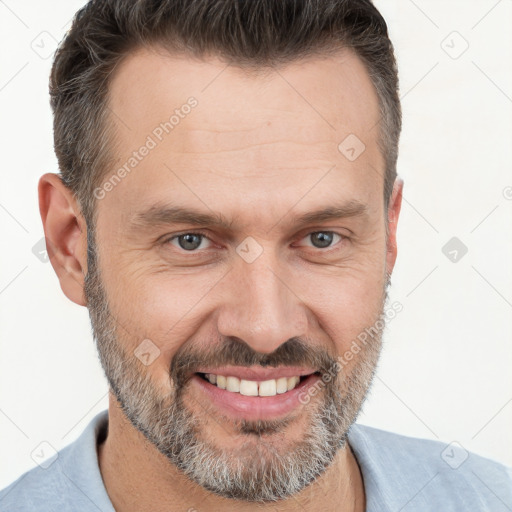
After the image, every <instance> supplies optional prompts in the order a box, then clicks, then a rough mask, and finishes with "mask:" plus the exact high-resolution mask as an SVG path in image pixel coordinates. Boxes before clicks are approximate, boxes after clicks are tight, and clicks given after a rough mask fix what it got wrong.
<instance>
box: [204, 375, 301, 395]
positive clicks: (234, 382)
mask: <svg viewBox="0 0 512 512" xmlns="http://www.w3.org/2000/svg"><path fill="white" fill-rule="evenodd" d="M205 375H206V378H207V379H208V380H209V381H210V382H211V383H212V384H216V385H217V387H219V388H221V389H225V390H226V391H231V392H232V393H240V394H241V395H246V396H274V395H276V394H280V393H286V392H287V391H290V390H291V389H293V388H294V387H295V386H296V385H297V384H298V383H299V381H300V377H298V376H294V377H280V378H279V379H270V380H264V381H262V382H258V381H255V380H245V379H239V378H238V377H231V376H229V377H226V376H224V375H215V374H214V373H207V374H205Z"/></svg>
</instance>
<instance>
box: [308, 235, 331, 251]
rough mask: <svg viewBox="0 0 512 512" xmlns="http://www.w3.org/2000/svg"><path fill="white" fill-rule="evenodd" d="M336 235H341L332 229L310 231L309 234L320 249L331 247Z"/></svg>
mask: <svg viewBox="0 0 512 512" xmlns="http://www.w3.org/2000/svg"><path fill="white" fill-rule="evenodd" d="M335 236H338V237H339V235H336V233H333V232H332V231H316V232H315V233H310V234H309V235H308V237H310V239H311V241H312V243H313V245H314V246H315V247H317V248H318V249H325V248H326V247H329V246H330V245H331V244H332V242H333V239H334V237H335ZM315 244H318V245H315Z"/></svg>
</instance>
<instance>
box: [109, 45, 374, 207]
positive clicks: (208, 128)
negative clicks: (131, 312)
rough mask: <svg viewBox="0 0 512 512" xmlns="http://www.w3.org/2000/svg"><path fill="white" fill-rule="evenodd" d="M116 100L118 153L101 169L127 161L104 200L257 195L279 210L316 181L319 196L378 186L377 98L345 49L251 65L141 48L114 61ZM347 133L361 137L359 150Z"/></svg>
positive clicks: (128, 203)
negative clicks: (259, 69)
mask: <svg viewBox="0 0 512 512" xmlns="http://www.w3.org/2000/svg"><path fill="white" fill-rule="evenodd" d="M109 109H110V113H111V115H110V120H111V122H112V124H113V126H114V132H115V137H116V142H117V144H116V148H115V156H116V159H117V160H116V162H115V165H114V167H112V168H111V169H110V170H109V172H107V174H106V175H105V180H108V179H109V178H110V177H111V176H113V175H114V174H116V173H117V174H119V173H118V171H119V169H121V168H124V169H125V172H122V173H121V174H122V175H123V177H122V179H121V180H116V184H115V186H114V187H110V189H112V191H111V192H110V191H109V193H108V195H107V197H106V200H105V201H104V202H105V203H107V204H110V205H111V206H113V207H115V208H117V209H120V210H122V209H125V210H126V209H130V210H133V209H134V208H137V207H139V206H140V207H141V208H144V209H147V208H148V207H150V206H151V205H152V204H154V203H159V202H160V203H162V202H164V201H165V200H167V199H170V200H172V199H173V198H175V197H176V196H179V197H180V199H184V200H185V202H186V201H187V200H190V201H194V202H195V203H196V204H199V203H197V201H198V200H201V201H202V202H203V203H204V204H206V203H209V206H212V207H213V208H214V209H215V206H217V207H218V211H220V210H222V208H226V207H227V204H228V203H229V205H231V206H232V207H238V208H244V205H245V208H247V207H248V205H249V204H251V206H255V205H259V206H258V208H259V209H261V208H264V207H265V205H264V204H262V200H263V201H265V200H268V202H269V203H272V208H273V209H275V208H276V207H277V206H276V200H279V198H281V203H282V207H283V208H284V207H285V206H290V205H291V204H292V203H293V202H294V201H297V199H298V198H299V197H300V196H304V193H305V192H306V191H307V190H308V189H312V188H315V190H314V192H313V193H308V197H307V201H312V202H314V201H315V197H317V196H318V197H321V196H323V197H325V196H326V193H328V194H331V195H332V194H335V193H336V194H337V195H338V196H339V193H341V194H343V193H344V194H346V195H347V198H348V199H355V200H359V201H361V202H368V201H370V200H371V199H372V196H374V197H373V199H374V200H376V199H377V197H379V194H380V195H382V185H383V159H382V156H381V154H380V150H379V146H378V129H377V127H376V125H377V124H378V121H379V106H378V99H377V95H376V92H375V89H374V87H373V85H372V83H371V80H370V77H369V76H368V73H367V71H366V69H365V67H364V65H363V63H362V62H361V60H360V59H359V58H358V57H357V56H356V55H355V54H354V53H352V52H351V51H348V50H343V51H340V52H339V54H337V55H336V56H330V57H311V58H308V59H306V60H301V61H297V62H295V63H290V64H288V65H286V66H281V67H279V68H268V69H266V70H265V72H263V73H253V72H248V71H246V70H243V69H241V68H238V67H236V66H234V65H232V64H231V65H228V64H227V63H226V62H223V61H221V60H220V59H218V58H216V57H209V58H204V59H201V60H200V59H197V58H191V57H185V56H178V55H170V54H169V53H167V52H165V51H163V50H161V49H140V50H138V51H136V52H135V53H133V54H131V55H130V56H128V57H127V58H126V59H125V60H124V61H123V62H122V63H121V64H120V66H119V67H118V69H117V70H116V73H115V75H114V76H113V79H112V81H111V85H110V102H109ZM345 140H348V142H347V144H348V146H354V143H355V144H356V147H355V150H356V151H357V152H359V151H361V148H364V151H363V152H362V153H361V155H360V156H359V157H358V158H357V159H351V158H347V156H349V157H350V156H351V154H350V153H349V154H348V155H347V153H346V152H345V153H344V152H343V149H344V141H345ZM340 144H341V149H342V150H341V151H340ZM347 144H345V145H347ZM345 149H346V148H345ZM349 149H351V148H349ZM315 183H316V185H315ZM110 189H109V190H110ZM338 192H339V193H338ZM315 194H316V195H315ZM358 195H359V197H356V196H358ZM287 197H289V200H288V199H286V198H287ZM262 198H263V199H262ZM283 198H284V199H283ZM207 199H208V201H207ZM226 199H228V203H226ZM251 201H254V203H251ZM307 201H306V202H305V203H304V204H307ZM274 213H277V211H275V212H274Z"/></svg>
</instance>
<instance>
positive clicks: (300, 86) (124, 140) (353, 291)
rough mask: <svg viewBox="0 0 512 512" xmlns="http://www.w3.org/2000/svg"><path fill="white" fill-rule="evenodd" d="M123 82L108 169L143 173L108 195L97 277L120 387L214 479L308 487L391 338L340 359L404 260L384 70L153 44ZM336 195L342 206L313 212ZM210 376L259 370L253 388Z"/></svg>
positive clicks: (139, 418) (169, 441)
mask: <svg viewBox="0 0 512 512" xmlns="http://www.w3.org/2000/svg"><path fill="white" fill-rule="evenodd" d="M110 95H111V102H110V109H111V111H112V116H111V119H112V122H113V123H114V125H115V131H116V137H117V141H118V144H117V146H116V148H115V151H116V155H117V157H118V160H117V162H116V164H115V166H114V167H113V168H112V169H111V171H110V172H109V173H107V174H106V176H105V181H106V180H109V179H110V178H111V177H112V174H114V173H115V171H116V170H117V169H119V168H121V167H122V166H123V165H125V164H127V166H126V167H125V170H126V169H129V171H128V172H126V173H122V175H124V176H122V179H120V180H119V179H117V180H115V184H114V185H113V186H108V185H107V186H104V187H103V189H102V190H104V191H107V192H106V193H103V192H102V193H101V194H98V197H100V195H101V199H100V200H98V203H97V209H98V217H97V224H96V229H95V233H94V241H95V247H96V249H95V257H90V259H89V262H88V263H89V268H88V275H87V278H86V290H85V292H86V297H87V301H88V307H89V310H90V314H91V320H92V324H93V328H94V333H95V338H96V340H97V343H98V347H99V351H100V356H101V359H102V364H103V366H104V368H105V371H106V374H107V377H108V379H109V382H110V385H111V388H112V390H113V392H114V394H115V396H116V398H117V400H118V402H119V404H120V406H121V407H122V409H123V411H124V413H125V415H126V416H127V418H128V419H129V420H130V421H131V422H132V424H133V425H134V426H135V427H136V428H137V429H138V430H140V431H141V432H142V433H143V434H144V435H145V436H146V437H147V439H149V440H150V441H151V442H152V443H153V444H154V445H155V446H156V447H157V448H158V450H159V451H160V452H161V453H163V454H164V455H166V456H167V457H168V458H169V460H170V461H171V462H173V463H174V464H176V465H177V466H178V467H179V468H180V469H182V470H183V471H184V472H185V473H186V474H187V475H188V476H189V477H190V478H191V479H193V480H194V481H196V482H197V483H199V484H200V485H202V486H203V487H205V488H206V489H209V490H211V491H212V492H216V493H218V494H220V495H222V496H225V497H233V498H238V499H245V500H250V501H255V500H271V499H278V498H283V497H286V496H289V495H290V494H293V493H296V492H298V491H300V490H301V489H302V488H303V487H305V486H306V485H307V484H309V483H310V482H311V481H312V480H314V479H315V478H316V477H317V476H318V475H319V474H320V473H321V472H322V471H324V470H325V469H326V467H327V466H328V465H329V464H330V463H331V462H332V460H333V458H334V456H335V455H336V453H337V451H338V450H339V448H340V447H343V445H344V442H345V437H346V434H347V430H348V428H349V427H350V425H351V424H352V422H353V421H354V420H355V417H356V416H357V413H358V412H359V410H360V407H361V404H362V402H363V400H364V396H365V394H366V391H367V389H368V387H369V385H370V381H371V377H372V374H373V371H374V368H375V365H376V363H377V359H378V354H379V351H380V334H381V332H379V333H378V335H377V336H374V338H373V339H372V340H371V341H370V342H369V343H367V344H365V345H364V346H363V347H361V348H362V349H361V350H360V351H358V353H357V354H354V356H353V358H352V359H351V360H350V361H342V363H343V364H342V365H341V366H340V365H336V362H337V361H339V358H340V357H341V356H342V355H343V354H344V353H345V352H346V351H347V350H349V349H350V347H351V344H352V342H353V341H354V340H356V339H357V337H358V335H360V334H361V333H362V332H364V331H365V330H367V329H368V328H370V327H372V326H374V324H375V322H376V321H377V320H378V319H379V318H380V316H381V315H382V312H383V307H384V303H385V298H386V285H387V277H388V273H391V269H392V266H393V264H394V255H393V254H392V253H391V252H389V251H388V250H387V245H386V215H385V207H384V202H383V175H384V159H383V157H382V155H381V152H380V149H379V147H378V128H377V127H376V123H377V122H378V119H379V117H378V116H379V108H378V101H377V96H376V93H375V91H374V89H373V87H372V85H371V82H370V78H369V77H368V74H367V72H366V71H365V68H364V66H363V65H362V63H361V62H360V61H359V59H358V58H357V57H355V56H354V55H353V54H352V53H349V52H341V53H340V54H339V56H337V57H336V58H329V59H327V58H323V59H320V58H315V59H310V60H307V61H301V62H300V63H295V64H291V65H288V66H286V67H284V68H280V69H278V70H268V71H267V73H265V74H259V75H255V74H249V73H245V72H243V71H242V70H240V69H238V68H235V67H233V66H229V67H226V64H224V63H222V62H220V61H219V60H217V59H215V58H211V59H207V60H204V61H195V60H190V59H185V58H179V57H170V56H168V55H167V54H164V53H163V52H160V53H156V52H151V53H150V52H148V51H146V50H145V51H139V52H137V53H135V54H133V55H132V56H130V57H129V58H128V59H127V60H125V61H124V62H123V63H122V64H121V65H120V67H119V68H118V70H117V72H116V74H115V76H114V79H113V81H112V84H111V89H110ZM191 97H192V98H193V100H189V98H191ZM187 100H189V101H187ZM184 105H189V106H188V107H184ZM176 111H177V112H176ZM173 114H174V115H175V117H174V118H173V119H172V120H171V121H170V123H169V124H167V125H162V124H161V123H165V122H169V119H170V118H171V116H172V115H173ZM351 134H353V135H351ZM354 135H355V136H357V137H358V138H359V139H360V141H362V142H363V143H364V145H365V149H364V151H363V152H362V153H361V154H360V155H359V156H357V154H358V153H359V152H360V150H361V148H362V147H363V146H361V145H360V143H358V145H356V146H354V142H353V141H354V140H357V139H355V138H354ZM348 136H350V137H351V138H349V139H347V142H346V143H345V144H344V145H343V144H342V150H341V151H340V150H339V149H338V145H339V144H340V142H342V141H344V140H345V139H346V138H347V137H348ZM148 137H149V138H148ZM141 146H145V147H146V148H147V150H140V149H139V148H141ZM351 147H354V151H351V149H350V148H351ZM134 151H137V154H136V155H135V156H134V154H133V152H134ZM354 156H357V158H355V159H354ZM130 158H134V160H130ZM172 208H183V209H189V210H193V211H195V212H197V214H194V215H192V217H191V218H190V219H188V220H187V219H181V220H179V221H178V220H176V218H174V221H173V219H171V218H170V217H171V216H170V214H169V213H170V209H172ZM329 208H330V209H333V210H334V209H336V208H340V209H341V210H340V211H341V213H343V212H344V214H343V215H340V216H338V217H332V218H331V217H329V218H323V219H321V218H316V219H309V220H308V219H305V218H303V217H304V216H305V215H306V214H310V213H312V212H317V211H320V210H325V209H329ZM166 209H167V212H165V211H164V210H166ZM199 215H213V216H215V217H217V218H221V219H222V220H223V221H224V224H223V225H217V224H214V223H213V224H212V223H211V222H205V223H203V224H201V225H198V224H196V221H198V220H199V218H200V217H199ZM301 218H302V220H301ZM171 221H172V222H171ZM90 241H91V242H92V240H90ZM91 248H93V247H91ZM93 254H94V253H93ZM248 369H249V370H254V373H251V374H248V373H247V370H248ZM244 372H245V373H244ZM264 372H266V373H264ZM205 373H211V374H215V375H217V377H216V379H217V384H220V385H221V386H222V385H223V384H222V380H223V379H222V377H221V378H220V379H219V377H218V375H222V376H231V377H233V376H236V375H239V376H241V377H244V376H245V377H246V378H245V379H243V378H242V383H241V384H240V386H241V388H243V389H241V391H243V393H240V392H236V391H228V390H225V389H221V388H220V387H218V386H217V384H216V383H210V382H208V381H207V380H206V378H205V375H204V374H205ZM327 373H330V374H331V378H330V379H326V378H325V379H324V378H323V377H325V376H326V375H327ZM292 375H299V376H301V377H302V378H301V380H300V382H299V383H298V384H297V385H296V388H295V389H290V390H288V387H290V388H291V387H293V379H292V380H290V379H287V380H286V383H287V386H288V387H287V388H286V389H287V390H286V392H283V388H282V387H281V386H283V382H284V381H283V380H282V378H283V377H292ZM274 377H275V378H276V379H277V381H276V384H273V383H272V382H270V383H266V384H264V385H263V386H259V388H258V387H257V386H256V385H255V384H254V382H255V381H257V382H261V381H267V380H268V381H272V380H276V379H274ZM279 378H280V379H281V380H280V381H279ZM243 381H250V382H249V383H247V382H243ZM290 382H291V384H289V383H290ZM231 385H234V386H235V388H231V389H236V381H235V380H233V379H231V380H230V383H228V386H229V387H230V386H231ZM274 386H276V387H274ZM313 387H315V388H316V392H315V393H311V390H312V389H313ZM254 389H259V393H260V394H265V393H266V392H267V393H268V394H270V395H272V394H273V395H274V396H251V393H253V392H254ZM278 389H280V392H279V393H278V392H277V390H278ZM304 396H308V400H307V401H306V400H303V399H301V397H304Z"/></svg>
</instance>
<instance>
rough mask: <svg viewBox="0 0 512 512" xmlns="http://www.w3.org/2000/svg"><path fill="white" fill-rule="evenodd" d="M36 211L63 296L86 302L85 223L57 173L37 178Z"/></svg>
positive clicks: (83, 303)
mask: <svg viewBox="0 0 512 512" xmlns="http://www.w3.org/2000/svg"><path fill="white" fill-rule="evenodd" d="M38 192H39V212H40V214H41V220H42V221H43V228H44V235H45V239H46V249H47V251H48V256H49V258H50V261H51V263H52V266H53V269H54V270H55V273H56V274H57V277H58V278H59V281H60V287H61V288H62V291H63V292H64V294H65V295H66V297H67V298H68V299H69V300H71V301H73V302H75V303H76V304H78V305H80V306H85V305H86V300H85V296H84V277H85V275H86V273H87V226H86V223H85V219H84V218H83V216H82V214H81V212H80V211H79V208H78V203H77V202H76V199H75V196H74V194H73V192H72V191H71V190H70V189H69V188H68V187H66V185H64V183H63V182H62V179H61V178H60V176H59V175H58V174H53V173H47V174H44V175H43V176H41V178H40V179H39V186H38Z"/></svg>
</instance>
